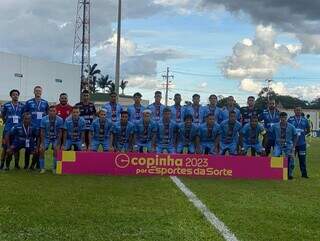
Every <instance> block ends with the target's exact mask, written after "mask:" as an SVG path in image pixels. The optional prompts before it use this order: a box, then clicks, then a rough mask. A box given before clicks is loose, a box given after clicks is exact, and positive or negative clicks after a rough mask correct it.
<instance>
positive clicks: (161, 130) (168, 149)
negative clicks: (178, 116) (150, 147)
mask: <svg viewBox="0 0 320 241" xmlns="http://www.w3.org/2000/svg"><path fill="white" fill-rule="evenodd" d="M176 147H177V124H176V123H175V122H173V121H172V120H171V110H170V108H169V107H166V108H164V110H163V117H162V120H161V121H160V122H158V131H157V153H174V151H175V150H176Z"/></svg>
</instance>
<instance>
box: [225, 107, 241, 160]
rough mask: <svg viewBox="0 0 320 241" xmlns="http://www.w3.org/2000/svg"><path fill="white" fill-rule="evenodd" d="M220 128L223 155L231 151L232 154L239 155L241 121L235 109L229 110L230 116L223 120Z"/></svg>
mask: <svg viewBox="0 0 320 241" xmlns="http://www.w3.org/2000/svg"><path fill="white" fill-rule="evenodd" d="M220 129H221V141H220V148H221V151H220V153H221V155H225V154H226V152H229V154H230V155H237V149H238V142H239V134H240V130H241V123H240V122H239V121H237V113H236V112H235V111H230V112H229V118H228V119H227V120H225V121H223V122H221V124H220Z"/></svg>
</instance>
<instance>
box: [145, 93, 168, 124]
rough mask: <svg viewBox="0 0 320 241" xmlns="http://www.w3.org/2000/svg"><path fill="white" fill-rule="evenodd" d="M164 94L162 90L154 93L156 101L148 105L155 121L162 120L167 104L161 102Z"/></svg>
mask: <svg viewBox="0 0 320 241" xmlns="http://www.w3.org/2000/svg"><path fill="white" fill-rule="evenodd" d="M161 99H162V94H161V92H160V91H156V92H155V93H154V103H152V104H151V105H149V106H148V109H149V110H151V119H152V120H153V121H155V122H158V121H160V120H162V114H163V110H164V108H165V106H164V105H163V104H161Z"/></svg>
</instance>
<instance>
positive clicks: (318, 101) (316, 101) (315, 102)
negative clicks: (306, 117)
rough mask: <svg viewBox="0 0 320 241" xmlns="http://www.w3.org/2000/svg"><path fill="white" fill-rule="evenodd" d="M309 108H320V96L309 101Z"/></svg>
mask: <svg viewBox="0 0 320 241" xmlns="http://www.w3.org/2000/svg"><path fill="white" fill-rule="evenodd" d="M310 108H311V109H320V97H319V98H316V99H314V100H313V101H311V103H310Z"/></svg>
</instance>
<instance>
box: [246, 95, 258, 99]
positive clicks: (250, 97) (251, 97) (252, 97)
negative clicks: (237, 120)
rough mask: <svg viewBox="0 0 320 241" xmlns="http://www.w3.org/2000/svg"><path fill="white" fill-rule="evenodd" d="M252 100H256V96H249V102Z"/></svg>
mask: <svg viewBox="0 0 320 241" xmlns="http://www.w3.org/2000/svg"><path fill="white" fill-rule="evenodd" d="M250 99H253V100H255V99H256V98H255V97H254V96H252V95H250V96H248V98H247V100H250Z"/></svg>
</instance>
